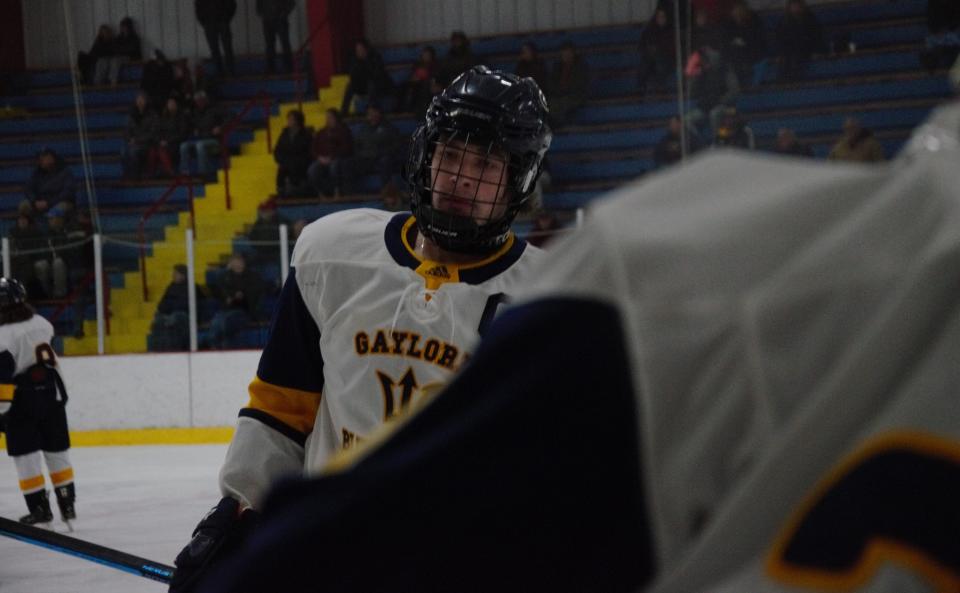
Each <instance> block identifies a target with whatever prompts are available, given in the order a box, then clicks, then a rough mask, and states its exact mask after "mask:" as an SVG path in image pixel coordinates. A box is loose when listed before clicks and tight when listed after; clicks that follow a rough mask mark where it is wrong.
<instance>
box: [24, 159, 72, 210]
mask: <svg viewBox="0 0 960 593" xmlns="http://www.w3.org/2000/svg"><path fill="white" fill-rule="evenodd" d="M23 193H24V195H25V196H26V202H27V203H29V204H30V206H31V208H32V210H33V212H34V213H35V214H36V215H37V216H41V215H45V214H46V212H47V210H49V209H50V208H51V207H53V206H56V205H61V204H63V205H65V207H66V208H68V209H72V208H73V207H74V206H76V203H77V180H76V178H75V177H74V176H73V172H72V171H70V168H69V167H67V164H66V163H65V162H64V161H63V158H62V157H61V156H60V155H59V154H57V153H56V151H54V150H53V149H52V148H45V149H43V150H41V151H40V154H39V155H38V157H37V168H36V169H34V171H33V174H32V175H31V176H30V180H29V181H28V182H27V185H26V187H25V188H24V192H23Z"/></svg>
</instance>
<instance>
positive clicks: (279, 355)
mask: <svg viewBox="0 0 960 593" xmlns="http://www.w3.org/2000/svg"><path fill="white" fill-rule="evenodd" d="M257 377H259V378H260V379H261V380H263V381H266V382H267V383H270V384H272V385H278V386H280V387H289V388H292V389H298V390H300V391H313V392H317V393H319V392H320V391H322V390H323V357H322V356H321V354H320V330H319V328H317V323H316V322H315V321H314V320H313V317H312V316H311V315H310V312H309V311H308V310H307V306H306V305H305V304H304V302H303V296H301V294H300V288H299V286H297V274H296V268H290V275H289V276H287V281H286V282H284V284H283V289H282V290H281V291H280V301H279V303H278V304H277V309H276V312H275V313H274V317H273V323H272V324H271V325H270V337H269V339H268V340H267V345H266V347H265V348H264V349H263V354H262V355H261V357H260V366H259V367H258V368H257Z"/></svg>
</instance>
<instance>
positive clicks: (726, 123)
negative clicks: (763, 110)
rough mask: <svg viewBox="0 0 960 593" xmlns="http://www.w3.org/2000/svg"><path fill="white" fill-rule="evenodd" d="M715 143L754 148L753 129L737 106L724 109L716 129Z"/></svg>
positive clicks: (748, 148) (716, 144)
mask: <svg viewBox="0 0 960 593" xmlns="http://www.w3.org/2000/svg"><path fill="white" fill-rule="evenodd" d="M713 145H714V146H731V147H735V148H745V149H747V150H753V149H754V147H755V145H754V139H753V130H752V129H751V128H750V126H749V125H747V120H745V119H744V118H743V117H742V116H741V115H740V114H739V113H738V112H737V108H736V107H727V108H726V109H724V110H723V113H722V114H721V115H720V118H719V120H718V121H717V127H716V129H715V130H714V134H713Z"/></svg>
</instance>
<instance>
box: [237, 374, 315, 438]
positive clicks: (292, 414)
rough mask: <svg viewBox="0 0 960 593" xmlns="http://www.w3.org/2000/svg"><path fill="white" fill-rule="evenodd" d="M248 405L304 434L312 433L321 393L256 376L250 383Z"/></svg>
mask: <svg viewBox="0 0 960 593" xmlns="http://www.w3.org/2000/svg"><path fill="white" fill-rule="evenodd" d="M249 391H250V403H249V404H248V406H247V407H249V408H253V409H255V410H260V411H262V412H266V413H267V414H269V415H270V416H272V417H273V418H276V419H277V420H279V421H280V422H282V423H284V424H286V425H287V426H289V427H290V428H292V429H294V430H297V431H299V432H301V433H303V434H310V432H311V431H312V430H313V423H314V420H315V419H316V417H317V410H318V409H319V408H320V394H319V393H317V392H315V391H301V390H299V389H293V388H292V387H281V386H279V385H273V384H272V383H267V382H266V381H264V380H263V379H261V378H260V377H255V378H254V379H253V381H252V382H251V383H250V387H249Z"/></svg>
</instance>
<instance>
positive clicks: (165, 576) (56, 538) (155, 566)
mask: <svg viewBox="0 0 960 593" xmlns="http://www.w3.org/2000/svg"><path fill="white" fill-rule="evenodd" d="M0 535H4V536H6V537H10V538H13V539H16V540H20V541H22V542H26V543H28V544H33V545H35V546H40V547H43V548H47V549H50V550H56V551H57V552H62V553H64V554H70V555H71V556H76V557H77V558H83V559H84V560H89V561H91V562H97V563H99V564H103V565H105V566H109V567H111V568H115V569H117V570H122V571H124V572H129V573H131V574H135V575H138V576H141V577H145V578H148V579H153V580H155V581H160V582H162V583H169V582H170V578H171V577H172V576H173V567H172V566H167V565H165V564H160V563H159V562H154V561H153V560H147V559H146V558H140V557H139V556H134V555H133V554H127V553H126V552H121V551H120V550H114V549H112V548H107V547H105V546H101V545H99V544H94V543H91V542H87V541H83V540H81V539H77V538H75V537H70V536H67V535H63V534H62V533H56V532H55V531H50V530H47V529H41V528H39V527H34V526H32V525H24V524H23V523H18V522H17V521H12V520H10V519H6V518H4V517H0Z"/></svg>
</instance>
